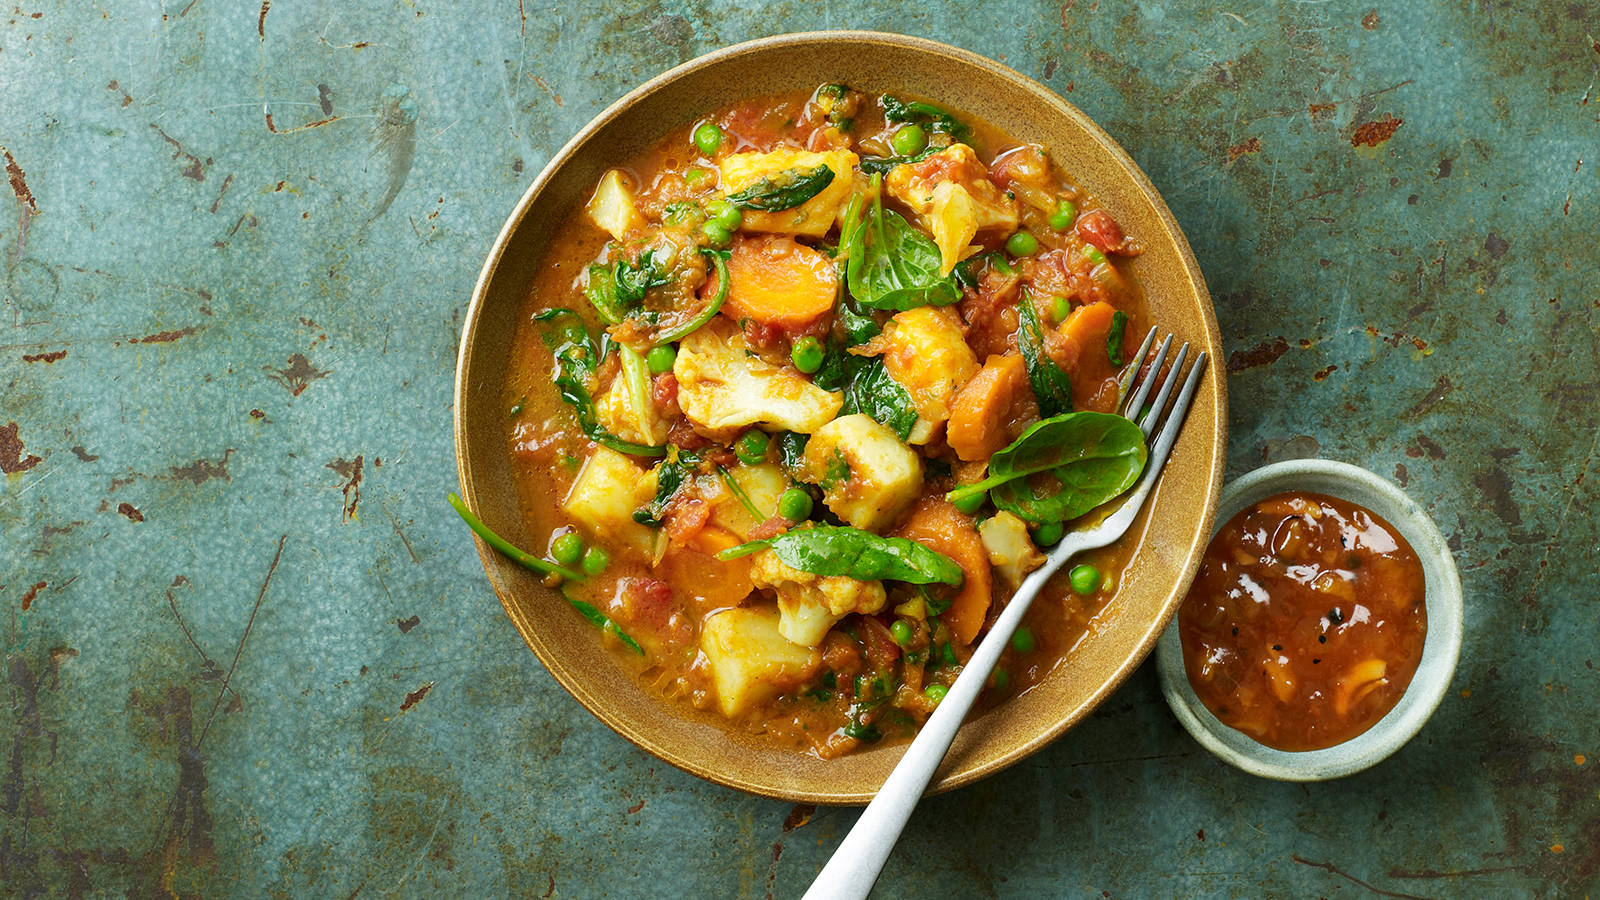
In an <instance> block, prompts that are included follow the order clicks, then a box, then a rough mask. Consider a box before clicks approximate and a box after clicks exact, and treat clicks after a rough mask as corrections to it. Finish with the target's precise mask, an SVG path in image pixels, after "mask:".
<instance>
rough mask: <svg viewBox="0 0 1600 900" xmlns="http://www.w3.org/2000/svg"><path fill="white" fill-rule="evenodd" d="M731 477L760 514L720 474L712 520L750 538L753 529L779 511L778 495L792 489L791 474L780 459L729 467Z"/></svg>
mask: <svg viewBox="0 0 1600 900" xmlns="http://www.w3.org/2000/svg"><path fill="white" fill-rule="evenodd" d="M728 477H729V478H731V479H733V481H734V483H735V484H737V485H739V488H740V490H742V491H744V495H745V496H746V497H748V498H750V505H751V506H754V507H755V508H756V513H757V514H756V515H751V513H750V510H748V509H745V507H744V504H743V503H741V502H740V501H739V498H738V497H735V496H734V494H733V491H731V490H729V489H728V486H727V485H726V484H724V483H723V482H722V478H721V477H720V476H717V477H716V486H715V488H716V489H718V490H719V492H718V493H717V494H716V495H715V496H714V497H711V498H710V500H711V503H712V511H711V524H713V525H717V526H720V527H722V528H726V529H728V530H729V531H731V532H733V533H734V534H736V535H738V536H739V540H741V541H748V540H749V539H750V532H751V530H753V529H754V528H755V527H756V526H757V525H760V524H761V523H762V522H765V521H766V520H768V519H770V518H772V517H773V516H775V515H777V514H778V498H779V497H781V496H783V492H784V491H786V490H788V489H789V476H787V475H785V474H784V473H783V469H782V468H781V467H779V466H778V464H777V463H761V464H760V465H756V466H737V467H735V468H732V469H729V470H728Z"/></svg>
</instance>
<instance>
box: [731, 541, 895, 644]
mask: <svg viewBox="0 0 1600 900" xmlns="http://www.w3.org/2000/svg"><path fill="white" fill-rule="evenodd" d="M750 582H751V583H752V584H754V585H755V586H756V587H758V588H772V590H773V591H774V592H775V593H776V594H777V595H778V631H779V632H780V633H782V634H783V636H784V637H786V638H788V639H789V640H791V641H793V642H794V643H796V644H800V645H801V646H805V647H815V646H816V645H818V644H820V643H822V639H823V638H824V637H826V636H827V634H828V629H829V628H832V627H833V623H835V622H837V621H839V620H840V619H842V618H844V617H845V616H847V615H849V614H851V613H856V612H858V613H862V614H864V615H872V614H873V613H876V612H878V611H879V610H881V609H883V604H884V601H885V600H886V599H887V598H888V595H887V594H886V593H884V590H883V582H881V581H857V580H856V579H854V578H846V577H844V576H843V575H813V574H812V573H810V572H802V571H800V570H799V569H796V568H794V567H792V566H789V565H788V564H786V563H785V562H784V561H783V560H781V559H779V558H778V555H777V554H776V553H773V552H772V551H771V550H762V551H761V552H759V553H757V554H755V555H754V556H752V557H751V558H750Z"/></svg>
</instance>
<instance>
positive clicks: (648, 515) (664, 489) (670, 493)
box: [633, 444, 700, 528]
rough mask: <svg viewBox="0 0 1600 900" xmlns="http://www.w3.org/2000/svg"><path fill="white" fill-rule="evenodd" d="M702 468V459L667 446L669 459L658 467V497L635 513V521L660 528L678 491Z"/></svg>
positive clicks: (685, 451)
mask: <svg viewBox="0 0 1600 900" xmlns="http://www.w3.org/2000/svg"><path fill="white" fill-rule="evenodd" d="M699 468H700V457H699V456H697V455H696V454H693V453H690V452H688V451H687V450H682V449H679V448H678V447H677V446H676V445H670V444H669V445H668V446H667V458H666V459H665V460H662V462H661V464H660V465H658V466H656V496H655V498H654V499H652V500H651V501H650V502H649V503H646V504H645V505H643V506H641V507H639V508H638V509H636V510H634V511H633V520H634V521H635V522H638V523H639V524H640V525H648V526H650V527H651V528H660V527H661V524H662V516H664V515H665V514H666V511H667V504H669V503H671V502H672V498H673V497H674V496H676V495H677V493H678V491H679V490H681V489H682V488H683V486H684V485H686V484H688V483H689V482H690V481H692V480H693V479H694V475H695V472H696V471H698V470H699Z"/></svg>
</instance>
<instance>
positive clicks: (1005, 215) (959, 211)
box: [884, 144, 1017, 275]
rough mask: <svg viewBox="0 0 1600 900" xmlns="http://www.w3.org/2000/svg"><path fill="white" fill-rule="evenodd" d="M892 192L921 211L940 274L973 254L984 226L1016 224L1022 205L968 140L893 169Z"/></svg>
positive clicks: (1008, 228)
mask: <svg viewBox="0 0 1600 900" xmlns="http://www.w3.org/2000/svg"><path fill="white" fill-rule="evenodd" d="M884 185H885V187H887V188H888V190H889V196H891V197H893V198H895V199H896V200H899V201H900V202H901V203H904V204H905V205H906V208H908V209H910V210H911V211H912V213H914V214H915V215H916V218H917V224H918V225H921V226H922V227H923V228H926V229H928V231H930V232H932V234H933V241H934V243H935V244H937V245H938V246H939V260H940V263H941V265H940V268H941V269H942V270H943V271H942V272H941V274H944V275H948V274H950V270H951V269H953V268H955V265H956V263H958V262H960V261H961V260H962V259H963V258H965V257H966V256H968V255H970V253H971V249H970V248H969V247H968V245H969V244H970V243H971V241H972V239H973V238H974V237H975V236H976V235H977V233H978V232H980V231H983V230H985V229H993V230H995V231H1001V232H1010V231H1014V230H1016V227H1017V204H1016V201H1015V200H1012V199H1011V198H1009V197H1007V196H1006V195H1005V193H1004V192H1002V191H1001V190H1000V189H999V188H997V187H995V186H994V183H993V182H991V181H990V180H989V170H988V168H987V167H986V166H984V164H983V161H982V160H980V159H978V154H976V153H974V152H973V150H972V148H971V147H968V146H967V145H966V144H951V145H950V146H949V147H946V148H945V149H943V150H940V151H939V152H938V153H934V154H932V155H930V156H928V157H927V158H926V159H922V160H919V161H917V162H914V163H907V164H905V165H902V166H895V167H894V168H893V169H891V170H890V171H889V177H888V178H887V179H886V180H885V182H884Z"/></svg>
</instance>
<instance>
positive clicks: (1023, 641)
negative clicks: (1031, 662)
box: [1011, 627, 1037, 653]
mask: <svg viewBox="0 0 1600 900" xmlns="http://www.w3.org/2000/svg"><path fill="white" fill-rule="evenodd" d="M1035 646H1037V644H1035V643H1034V640H1033V629H1031V628H1026V627H1024V628H1018V629H1017V630H1016V631H1015V632H1013V633H1012V635H1011V649H1013V650H1015V651H1017V652H1018V653H1032V652H1033V648H1034V647H1035Z"/></svg>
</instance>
